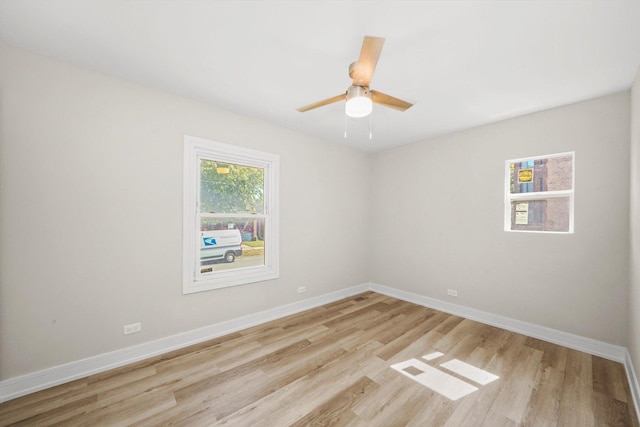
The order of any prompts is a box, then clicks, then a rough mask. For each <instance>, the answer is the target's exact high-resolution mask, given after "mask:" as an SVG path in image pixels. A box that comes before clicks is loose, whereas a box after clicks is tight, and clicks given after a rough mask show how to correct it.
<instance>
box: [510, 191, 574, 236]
mask: <svg viewBox="0 0 640 427" xmlns="http://www.w3.org/2000/svg"><path fill="white" fill-rule="evenodd" d="M570 209H571V202H570V198H569V197H557V198H555V197H554V198H548V199H541V200H517V201H516V200H512V201H511V230H528V231H563V232H568V231H569V221H570Z"/></svg>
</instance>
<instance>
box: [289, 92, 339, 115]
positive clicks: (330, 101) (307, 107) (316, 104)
mask: <svg viewBox="0 0 640 427" xmlns="http://www.w3.org/2000/svg"><path fill="white" fill-rule="evenodd" d="M346 96H347V95H346V94H344V93H341V94H340V95H336V96H334V97H333V98H329V99H325V100H323V101H318V102H314V103H313V104H309V105H305V106H304V107H300V108H298V111H300V112H301V113H304V112H305V111H309V110H313V109H314V108H318V107H322V106H324V105H329V104H333V103H334V102H338V101H344V100H345V98H346Z"/></svg>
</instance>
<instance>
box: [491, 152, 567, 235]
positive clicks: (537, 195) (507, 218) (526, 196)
mask: <svg viewBox="0 0 640 427" xmlns="http://www.w3.org/2000/svg"><path fill="white" fill-rule="evenodd" d="M569 155H570V156H571V161H572V166H571V175H572V176H571V189H570V190H560V191H536V192H532V193H511V171H510V169H509V165H510V164H511V163H520V162H524V161H529V160H534V161H535V160H540V159H550V158H554V157H564V156H569ZM504 176H505V180H504V181H505V189H504V194H505V197H504V230H505V231H509V232H512V233H550V234H573V232H574V218H573V213H574V205H575V200H574V199H575V189H576V153H575V151H568V152H565V153H556V154H547V155H544V156H532V157H523V158H520V159H512V160H507V161H506V162H505V174H504ZM560 197H569V230H568V231H550V230H512V229H511V202H512V201H518V200H546V199H553V198H560Z"/></svg>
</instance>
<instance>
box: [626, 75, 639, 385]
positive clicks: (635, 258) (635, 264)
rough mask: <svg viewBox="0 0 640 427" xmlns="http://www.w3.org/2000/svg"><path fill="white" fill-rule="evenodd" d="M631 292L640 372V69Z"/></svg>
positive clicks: (634, 116) (635, 97) (634, 91)
mask: <svg viewBox="0 0 640 427" xmlns="http://www.w3.org/2000/svg"><path fill="white" fill-rule="evenodd" d="M630 236H631V292H630V298H629V313H630V321H629V344H628V345H629V352H630V353H631V359H632V361H633V366H634V368H635V370H636V374H637V373H638V372H640V69H639V70H638V73H637V74H636V78H635V81H634V82H633V87H632V88H631V233H630Z"/></svg>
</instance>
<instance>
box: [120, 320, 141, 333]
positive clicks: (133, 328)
mask: <svg viewBox="0 0 640 427" xmlns="http://www.w3.org/2000/svg"><path fill="white" fill-rule="evenodd" d="M141 330H142V323H140V322H138V323H132V324H131V325H124V334H125V335H129V334H135V333H136V332H140V331H141Z"/></svg>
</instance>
